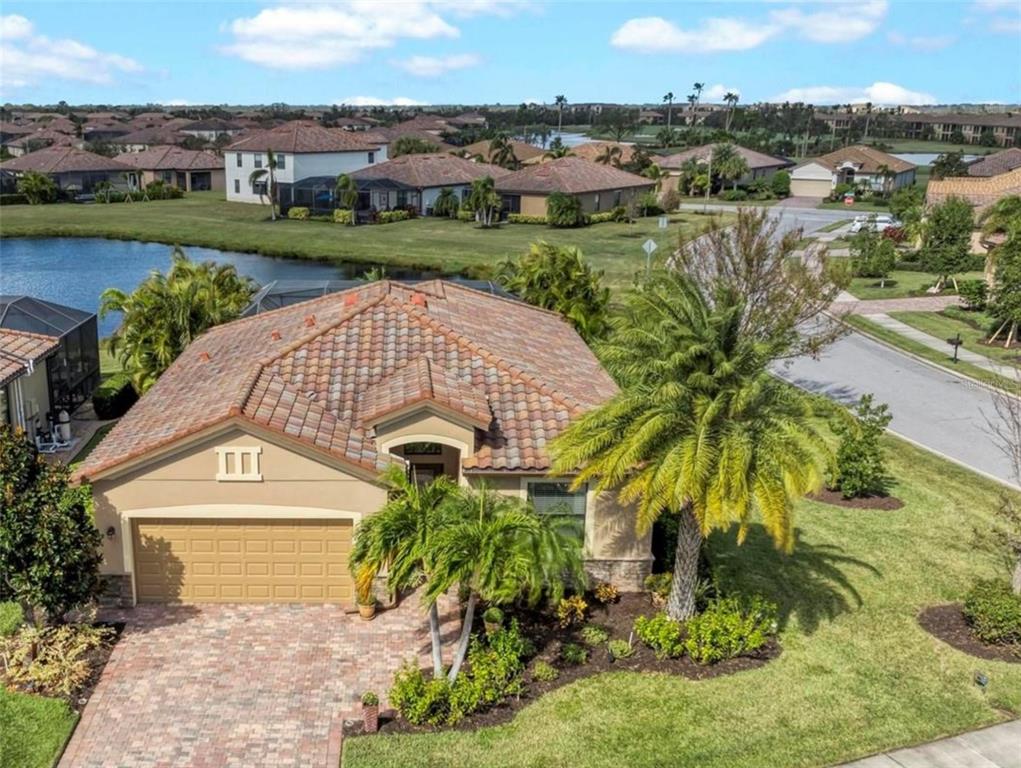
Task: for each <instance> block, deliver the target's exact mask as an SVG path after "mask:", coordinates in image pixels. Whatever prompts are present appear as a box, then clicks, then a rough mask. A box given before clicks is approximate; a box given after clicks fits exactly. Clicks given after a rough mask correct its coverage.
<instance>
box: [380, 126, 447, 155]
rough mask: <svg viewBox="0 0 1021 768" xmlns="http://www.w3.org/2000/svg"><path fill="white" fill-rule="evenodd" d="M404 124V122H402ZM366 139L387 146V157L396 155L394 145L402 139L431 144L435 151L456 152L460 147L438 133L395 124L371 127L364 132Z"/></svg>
mask: <svg viewBox="0 0 1021 768" xmlns="http://www.w3.org/2000/svg"><path fill="white" fill-rule="evenodd" d="M401 125H403V123H402V124H401ZM362 136H363V137H364V139H365V141H370V142H374V143H376V144H379V145H380V146H385V147H386V148H387V157H393V156H394V145H395V144H397V142H398V141H400V140H401V139H405V138H406V139H417V140H418V141H421V142H423V143H425V144H430V145H432V147H433V148H434V149H433V151H434V152H455V151H456V150H457V149H458V148H457V147H455V146H454V145H453V144H447V142H445V141H444V140H443V139H441V138H440V137H439V135H438V134H435V133H429V132H428V131H422V130H417V129H414V128H402V127H400V126H399V125H395V126H393V127H391V128H371V129H369V130H367V131H364V132H363V133H362Z"/></svg>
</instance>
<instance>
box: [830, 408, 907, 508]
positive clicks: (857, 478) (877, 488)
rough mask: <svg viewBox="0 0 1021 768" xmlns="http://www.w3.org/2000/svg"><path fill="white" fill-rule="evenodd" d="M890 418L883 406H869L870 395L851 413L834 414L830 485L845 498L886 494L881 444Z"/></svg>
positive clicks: (841, 410)
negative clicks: (835, 439) (834, 444)
mask: <svg viewBox="0 0 1021 768" xmlns="http://www.w3.org/2000/svg"><path fill="white" fill-rule="evenodd" d="M892 418H893V417H892V416H891V415H890V409H889V407H888V406H887V405H886V404H885V403H880V404H879V405H873V404H872V395H862V397H861V400H859V401H858V404H857V405H856V406H855V409H854V413H850V412H848V411H845V410H844V409H840V410H839V411H838V413H837V416H836V418H835V419H834V420H833V423H832V425H831V426H832V429H833V431H834V433H835V434H836V435H837V436H838V437H839V438H840V444H839V445H838V446H837V452H836V455H835V457H834V463H833V471H832V486H833V487H834V488H835V489H837V490H839V491H840V492H841V494H842V495H843V497H844V498H845V499H855V498H860V497H862V496H875V495H880V494H883V493H884V492H885V491H886V482H887V473H886V458H885V456H884V454H883V446H882V442H881V441H882V438H883V434H884V433H885V431H886V427H887V426H888V425H889V423H890V420H891V419H892Z"/></svg>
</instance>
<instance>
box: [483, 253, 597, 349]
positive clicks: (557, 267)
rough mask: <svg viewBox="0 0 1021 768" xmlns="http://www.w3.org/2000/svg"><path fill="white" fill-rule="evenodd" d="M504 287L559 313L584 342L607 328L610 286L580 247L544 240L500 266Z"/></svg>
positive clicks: (531, 302) (533, 303) (593, 339)
mask: <svg viewBox="0 0 1021 768" xmlns="http://www.w3.org/2000/svg"><path fill="white" fill-rule="evenodd" d="M499 279H500V282H501V283H503V285H504V287H505V288H506V289H507V290H508V291H510V292H511V293H513V294H514V295H515V296H518V297H519V298H521V299H522V300H524V301H526V302H528V303H529V304H531V305H533V306H536V307H542V308H543V309H550V310H553V311H554V312H557V313H558V314H560V315H562V316H563V317H564V318H565V319H566V320H567V321H568V322H569V323H571V325H573V326H574V328H575V330H576V331H578V333H579V334H580V335H581V337H582V338H583V339H585V341H586V342H588V343H590V344H591V343H592V342H594V341H595V340H597V339H599V338H602V337H603V336H604V335H605V334H606V331H607V328H608V317H609V306H610V289H609V288H607V287H605V286H603V285H602V279H603V273H602V272H601V271H594V270H593V269H592V267H591V266H590V265H589V264H588V263H587V262H586V261H585V260H584V258H583V257H582V253H581V250H580V249H578V248H576V247H574V246H568V245H553V244H551V243H547V242H544V241H539V242H538V243H532V245H531V246H529V249H528V253H526V254H525V255H524V256H521V257H520V258H518V259H517V261H509V260H508V261H506V262H504V263H503V264H502V265H501V268H500V277H499Z"/></svg>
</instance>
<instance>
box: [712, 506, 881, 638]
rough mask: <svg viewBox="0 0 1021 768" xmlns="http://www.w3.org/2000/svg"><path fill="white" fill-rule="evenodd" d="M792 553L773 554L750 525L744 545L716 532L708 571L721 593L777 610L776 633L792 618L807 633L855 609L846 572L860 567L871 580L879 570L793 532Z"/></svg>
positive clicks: (857, 599)
mask: <svg viewBox="0 0 1021 768" xmlns="http://www.w3.org/2000/svg"><path fill="white" fill-rule="evenodd" d="M794 538H795V543H794V551H793V552H792V553H791V554H789V555H787V554H784V553H783V552H782V551H780V550H777V549H776V547H775V546H774V545H773V540H772V539H771V538H770V536H769V535H768V534H767V533H766V531H765V528H763V526H761V525H752V526H750V528H749V529H748V536H747V538H746V539H745V542H744V544H741V545H738V543H737V534H736V531H730V532H728V533H726V534H716V535H714V536H713V537H712V538H711V539H710V541H709V559H710V561H711V562H712V567H713V573H714V575H715V576H716V578H717V580H718V582H719V584H720V586H721V588H722V589H723V591H724V592H727V591H730V590H735V591H738V592H741V593H744V594H759V595H762V596H763V597H765V598H767V599H768V600H772V601H773V602H775V603H776V604H777V606H778V607H779V612H780V616H779V624H780V629H781V630H783V629H784V628H786V626H787V623H788V622H789V620H790V618H791V616H792V615H794V614H796V615H797V618H798V624H799V626H800V627H801V629H802V631H803V632H804V633H805V634H807V635H810V634H812V633H814V632H815V631H816V629H818V628H819V624H820V623H821V622H822V621H823V620H826V621H832V620H833V619H834V618H836V617H837V616H839V615H840V614H841V613H844V612H846V611H850V610H853V609H854V608H859V607H861V605H862V598H861V594H860V593H859V592H858V590H857V589H856V588H855V586H854V583H853V581H852V580H853V578H854V576H855V574H851V573H849V572H850V571H851V570H852V569H860V570H862V571H866V572H868V573H871V574H873V575H875V576H882V572H881V571H879V570H878V569H877V568H876V567H874V566H873V565H871V564H870V563H867V562H865V561H864V560H859V559H858V558H855V557H852V556H850V555H846V554H844V550H843V548H841V547H839V546H836V545H833V544H811V543H809V542H807V541H805V540H804V539H803V538H802V536H801V531H800V530H795V533H794Z"/></svg>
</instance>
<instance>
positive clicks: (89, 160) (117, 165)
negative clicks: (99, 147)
mask: <svg viewBox="0 0 1021 768" xmlns="http://www.w3.org/2000/svg"><path fill="white" fill-rule="evenodd" d="M0 168H2V169H3V170H5V171H37V172H38V173H75V172H80V171H86V172H87V171H121V172H123V171H130V170H131V166H128V165H125V164H124V163H122V162H119V161H117V160H114V159H112V158H109V157H103V155H97V154H95V153H94V152H86V151H85V150H84V149H75V148H74V147H44V148H43V149H37V150H36V151H35V152H29V153H28V154H27V155H22V156H21V157H15V158H14V159H13V160H7V161H5V162H4V163H0Z"/></svg>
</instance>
